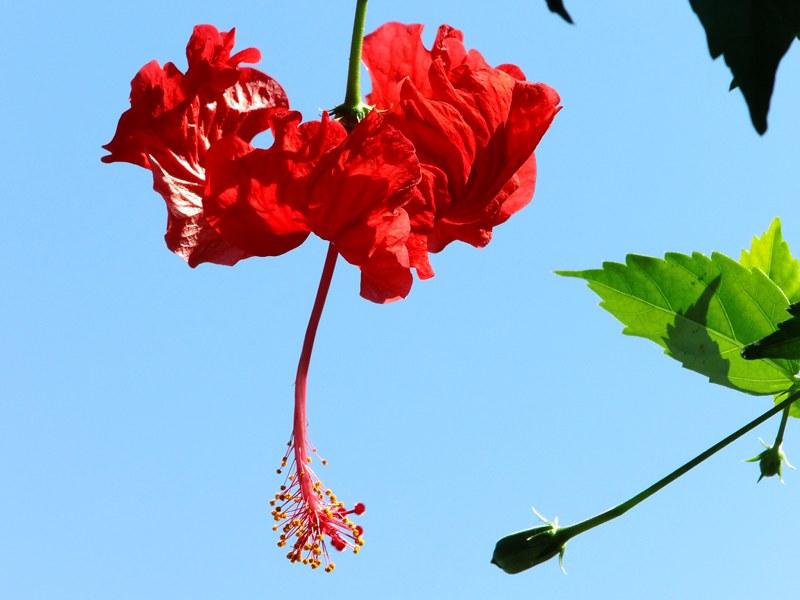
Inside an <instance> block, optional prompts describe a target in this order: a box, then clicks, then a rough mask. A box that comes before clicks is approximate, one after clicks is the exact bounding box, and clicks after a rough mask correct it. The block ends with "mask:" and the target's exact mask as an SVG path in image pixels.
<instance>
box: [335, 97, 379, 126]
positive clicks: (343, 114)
mask: <svg viewBox="0 0 800 600" xmlns="http://www.w3.org/2000/svg"><path fill="white" fill-rule="evenodd" d="M373 108H375V107H374V106H370V105H369V104H366V103H365V102H362V101H361V100H360V99H359V100H357V101H356V102H355V103H353V104H348V103H343V104H340V105H339V106H336V107H335V108H332V109H330V110H329V111H328V112H329V113H330V114H331V116H332V117H333V118H334V119H336V120H337V121H339V122H340V123H341V124H342V125H343V126H344V128H345V129H346V130H347V131H348V132H349V131H352V130H353V128H354V127H355V126H356V125H358V124H359V123H360V122H361V121H362V120H363V119H364V118H365V117H366V116H367V115H368V114H369V113H370V111H371V110H372V109H373Z"/></svg>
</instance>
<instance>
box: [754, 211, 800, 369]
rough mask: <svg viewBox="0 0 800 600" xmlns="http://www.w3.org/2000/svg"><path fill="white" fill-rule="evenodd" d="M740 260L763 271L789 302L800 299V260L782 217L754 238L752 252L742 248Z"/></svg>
mask: <svg viewBox="0 0 800 600" xmlns="http://www.w3.org/2000/svg"><path fill="white" fill-rule="evenodd" d="M739 262H740V263H741V264H742V265H744V266H745V267H748V268H750V269H760V270H761V271H763V272H764V274H765V275H766V276H767V277H769V278H770V279H771V280H772V281H774V282H775V283H776V284H777V285H778V287H779V288H781V290H783V293H784V294H786V297H787V298H788V299H789V302H797V301H799V300H800V262H798V261H797V259H796V258H794V257H793V256H792V253H791V251H790V250H789V244H787V243H786V242H785V241H784V239H783V235H782V234H781V220H780V219H775V220H773V221H772V224H771V225H770V227H769V231H767V232H765V233H764V234H762V236H761V237H760V238H758V237H754V238H753V242H752V244H751V247H750V252H748V251H747V250H742V255H741V257H740V258H739ZM796 358H800V356H797V357H796Z"/></svg>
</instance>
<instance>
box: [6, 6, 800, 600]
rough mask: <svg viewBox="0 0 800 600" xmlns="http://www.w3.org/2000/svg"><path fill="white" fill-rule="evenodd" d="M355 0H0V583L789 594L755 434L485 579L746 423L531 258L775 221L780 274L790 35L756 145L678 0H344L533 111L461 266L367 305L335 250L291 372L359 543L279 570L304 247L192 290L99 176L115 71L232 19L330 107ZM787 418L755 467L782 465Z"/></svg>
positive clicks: (136, 206)
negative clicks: (564, 8) (528, 166)
mask: <svg viewBox="0 0 800 600" xmlns="http://www.w3.org/2000/svg"><path fill="white" fill-rule="evenodd" d="M351 4H353V5H354V3H348V2H330V1H329V2H316V1H315V2H295V3H287V2H280V3H277V2H260V3H253V2H238V1H235V0H231V1H230V2H206V1H203V0H198V1H195V2H170V3H164V2H152V1H149V0H142V1H141V2H136V3H126V4H121V5H114V4H109V3H107V2H106V3H101V2H94V1H89V2H83V3H73V4H70V3H52V2H35V1H33V2H29V3H22V2H18V3H11V4H10V5H9V6H7V7H6V8H5V10H4V14H5V22H6V24H7V26H6V28H5V32H4V35H3V36H2V38H1V39H0V68H1V69H2V73H3V84H2V89H3V101H2V104H3V109H2V111H0V125H1V126H2V131H3V140H4V143H3V144H2V145H0V164H2V167H0V168H1V169H2V176H3V200H2V202H3V219H2V225H1V226H0V227H1V228H2V235H0V251H2V256H3V266H2V267H0V269H2V271H0V272H1V273H2V286H3V291H2V294H0V310H1V311H2V312H1V314H2V317H0V339H1V340H2V350H1V351H0V352H2V357H1V358H0V381H2V385H0V390H2V391H0V597H2V598H8V599H9V600H12V599H13V600H34V599H35V600H55V599H58V600H72V599H76V600H77V599H80V600H87V599H90V600H110V599H114V600H128V599H130V600H142V599H145V598H146V599H148V600H162V599H163V600H182V599H187V600H189V599H191V600H205V599H209V600H210V599H220V598H247V599H255V598H260V599H263V600H272V599H273V598H275V599H277V598H283V597H289V596H290V595H291V597H295V598H311V597H313V596H316V595H320V596H322V595H325V597H327V598H353V597H363V598H376V599H378V600H381V599H387V600H393V599H402V600H407V599H410V598H420V599H427V598H433V599H438V598H445V599H446V598H458V599H464V600H471V599H490V598H558V599H572V598H575V599H580V600H585V599H587V598H592V599H606V598H607V599H619V598H649V599H672V598H689V599H694V598H698V599H699V598H704V599H705V598H726V599H739V598H742V599H744V598H752V597H755V596H759V597H772V596H775V597H777V596H779V595H781V594H783V595H784V596H785V595H786V594H785V593H786V592H787V590H792V589H795V588H796V585H795V584H794V583H793V582H792V581H791V578H792V574H793V573H794V572H796V570H797V564H798V562H800V549H799V548H798V545H797V541H796V540H797V538H798V534H800V513H798V511H797V506H798V501H800V475H798V474H797V473H795V472H789V473H788V474H785V475H786V479H787V484H786V485H785V486H781V485H780V484H779V483H777V482H776V481H774V480H768V481H764V482H762V483H760V484H759V485H756V484H755V481H756V478H757V475H758V469H757V466H755V465H752V464H743V463H742V462H741V460H742V459H744V458H748V457H750V456H753V455H755V454H757V453H758V452H759V450H760V446H759V444H758V437H759V435H760V436H761V437H763V438H765V439H768V440H769V439H772V437H774V434H775V430H776V429H777V420H776V421H774V422H771V423H770V424H768V425H766V426H764V427H761V428H759V429H758V430H757V431H756V432H754V433H753V434H751V435H748V436H746V437H745V438H743V439H742V440H740V441H739V442H737V443H735V444H734V445H733V446H731V447H729V448H728V449H726V450H725V451H723V452H721V453H720V454H719V455H717V456H715V457H714V458H713V459H711V460H710V461H709V462H708V463H706V464H704V465H703V466H701V467H700V468H699V469H697V470H696V471H694V472H692V473H691V474H689V475H688V476H686V477H684V478H682V479H681V480H679V481H678V482H677V483H674V484H672V485H671V486H670V487H668V488H667V489H666V490H664V491H662V492H661V493H659V494H658V495H657V496H655V497H654V498H653V499H651V500H650V501H648V502H647V503H646V504H644V505H642V506H640V507H638V508H637V509H635V510H634V511H633V512H631V513H629V514H627V515H625V516H624V517H623V518H621V519H619V520H618V521H616V522H614V523H612V524H608V525H606V526H604V527H601V528H600V529H598V530H595V531H592V532H590V533H587V534H585V535H584V536H582V537H579V538H577V539H576V540H574V541H572V542H571V543H570V545H569V548H568V552H567V556H566V563H565V564H566V568H567V571H568V573H569V575H568V576H564V575H562V573H561V572H560V571H559V569H558V566H557V563H556V562H552V563H548V564H545V565H542V566H540V567H537V568H536V569H534V570H532V571H529V572H526V573H524V574H521V575H517V576H514V577H511V576H508V575H505V574H504V573H502V572H501V571H500V570H498V569H497V568H495V567H494V566H492V565H490V564H489V559H490V557H491V552H492V549H493V546H494V543H495V541H496V540H497V539H498V538H499V537H500V536H502V535H505V534H507V533H510V532H512V531H515V530H517V529H521V528H524V527H528V526H533V524H534V518H533V514H532V512H531V510H530V507H531V505H534V506H536V508H537V509H538V510H539V511H540V512H542V513H543V514H545V515H546V516H548V517H550V518H552V517H554V516H556V515H558V516H559V517H560V520H561V522H562V523H573V522H576V521H579V520H582V519H584V518H586V517H589V516H591V515H593V514H595V513H596V512H599V511H601V510H604V509H606V508H608V507H610V506H612V505H613V504H616V503H617V502H619V501H622V500H624V499H626V498H627V497H629V496H631V495H633V494H634V493H636V492H638V491H639V490H641V489H642V488H644V487H646V486H647V485H649V484H650V483H652V482H653V481H655V480H656V479H658V478H659V477H661V476H662V475H663V474H665V473H667V472H669V471H670V470H672V469H673V468H674V467H676V466H678V465H679V464H681V463H682V462H684V461H685V460H687V459H689V458H691V457H692V456H694V455H695V454H697V453H698V452H700V451H701V450H703V449H705V448H706V447H707V446H709V445H711V444H712V443H714V442H715V441H717V440H718V439H720V438H722V437H724V436H725V435H726V434H728V433H729V432H730V431H732V430H734V429H735V428H737V427H738V426H739V425H741V424H743V423H744V422H746V421H748V420H750V419H751V418H753V417H755V416H756V415H757V414H760V413H761V412H763V411H764V410H766V408H768V406H769V405H770V400H769V399H768V398H756V397H747V396H744V395H740V394H738V393H736V392H734V391H732V390H728V389H723V388H718V387H714V386H711V385H709V384H708V383H706V382H705V380H704V378H703V377H702V376H700V375H697V374H696V373H693V372H689V371H686V370H683V369H682V368H681V367H680V365H679V364H678V363H676V362H674V361H672V360H670V359H668V358H666V357H664V356H662V355H661V352H660V350H659V349H658V348H657V347H656V346H655V345H654V344H651V343H649V342H647V341H644V340H640V339H633V338H625V337H623V336H621V335H620V331H621V328H622V326H621V325H620V324H619V323H618V322H616V321H615V320H614V319H613V318H612V317H611V316H610V315H608V314H606V313H605V312H603V311H602V310H601V309H599V308H598V307H597V306H596V304H597V298H596V297H595V296H594V295H593V294H592V293H591V292H590V291H589V290H588V289H586V288H585V286H584V285H582V284H581V282H579V281H576V280H568V279H563V278H559V277H557V276H555V275H553V274H552V271H554V270H556V269H582V268H590V267H597V266H599V265H600V264H601V262H602V261H604V260H622V259H623V258H624V256H625V254H626V253H627V252H636V253H641V254H651V255H662V254H663V253H664V252H666V251H680V252H691V251H693V250H698V251H702V252H704V253H710V252H711V251H712V250H718V251H721V252H724V253H726V254H729V255H733V256H736V257H738V253H739V251H740V249H741V248H742V247H744V246H746V245H748V244H749V241H750V239H751V237H752V236H753V235H755V234H760V233H761V232H762V231H764V230H765V229H766V228H767V227H768V225H769V223H770V221H771V219H772V218H773V217H775V216H780V217H782V218H783V223H784V234H785V237H786V238H787V239H788V241H789V243H790V244H792V245H793V246H794V248H795V251H796V253H798V254H800V210H798V199H799V198H800V181H798V177H797V157H798V150H800V148H798V146H799V145H800V141H798V140H800V118H799V117H800V108H798V107H800V78H798V77H797V76H796V75H797V73H798V69H800V49H798V48H797V47H794V48H792V49H791V50H790V52H789V55H788V56H787V58H786V59H785V60H784V63H783V64H782V66H781V69H780V71H779V73H778V82H777V90H776V93H775V96H774V98H773V107H772V111H771V113H770V130H769V131H768V132H767V134H766V136H764V137H763V138H759V137H758V136H757V135H756V133H755V132H754V130H753V128H752V127H751V125H750V122H749V118H748V116H747V113H746V108H745V105H744V102H743V100H742V98H741V95H740V94H739V93H738V92H732V93H728V92H727V86H728V84H729V82H730V74H729V72H728V70H727V69H726V67H725V66H724V64H723V63H722V62H721V61H716V62H712V61H711V59H710V57H709V56H708V51H707V47H706V42H705V37H704V34H703V31H702V29H701V27H700V24H699V22H698V21H697V19H696V17H695V16H694V14H693V13H692V11H691V9H690V7H689V4H688V2H651V3H647V4H648V6H647V7H646V8H642V7H636V8H635V9H631V8H630V7H631V3H630V2H621V1H613V2H602V3H595V2H581V1H579V0H573V2H571V3H570V4H569V6H568V7H569V9H570V10H571V12H572V14H573V17H574V18H575V20H576V22H577V26H575V27H570V26H568V25H566V24H565V23H563V22H562V21H561V20H560V19H559V18H558V17H556V16H554V15H551V14H550V13H549V12H548V11H547V9H546V7H545V3H544V0H526V1H524V2H522V1H518V0H494V1H493V2H488V3H477V2H476V3H465V2H458V1H455V0H440V1H437V2H431V1H429V0H428V1H424V2H423V1H419V0H407V1H405V2H386V1H381V0H374V1H373V2H372V3H371V4H372V5H371V6H370V9H369V15H368V29H369V30H373V29H375V28H376V27H377V26H378V25H380V24H382V23H384V22H386V21H391V20H397V21H404V22H421V23H425V24H426V25H427V27H428V30H427V34H428V39H429V40H430V39H431V37H432V35H433V32H434V31H435V28H436V26H437V25H439V24H440V23H449V24H451V25H453V26H456V27H458V28H460V29H462V30H463V31H464V32H465V35H466V43H467V46H469V47H473V48H477V49H479V50H480V51H481V52H482V53H483V54H484V55H485V56H486V57H487V59H488V60H489V62H491V63H493V64H499V63H504V62H512V63H516V64H518V65H519V66H520V67H522V69H523V70H524V71H525V73H526V74H527V75H528V78H529V79H530V80H533V81H544V82H546V83H548V84H550V85H552V86H553V87H554V88H556V89H557V90H558V91H559V92H560V93H561V96H562V101H563V105H564V109H563V111H562V112H561V113H560V114H559V115H558V116H557V118H556V120H555V122H554V124H553V127H552V128H551V130H550V131H549V132H548V134H547V135H546V136H545V138H544V140H543V141H542V143H541V144H540V146H539V150H538V151H537V156H538V161H539V163H538V164H539V180H538V187H537V191H536V196H535V198H534V201H533V203H532V205H531V206H529V207H528V208H526V209H525V210H524V211H523V212H521V213H520V214H517V215H516V216H514V217H513V218H512V219H511V220H510V221H509V222H508V223H507V224H505V225H503V226H501V227H500V228H498V229H497V231H496V235H495V239H494V240H493V241H492V243H491V244H490V245H489V246H488V247H487V248H486V249H484V250H480V251H479V250H475V249H473V248H470V247H466V246H463V247H456V246H451V247H449V248H448V249H447V250H446V251H445V252H444V253H442V254H441V255H438V256H435V257H434V265H433V266H434V268H435V269H436V272H437V276H436V277H435V278H434V279H432V280H430V281H427V282H422V283H419V282H418V283H417V284H416V285H415V286H414V289H413V291H412V293H411V295H410V297H409V298H408V299H407V300H405V301H403V302H399V303H396V304H393V305H390V306H377V305H373V304H370V303H369V302H367V301H365V300H362V299H361V298H359V296H358V273H357V270H356V269H355V268H353V267H351V266H350V265H347V264H346V263H344V262H340V264H339V267H338V271H337V274H336V276H335V279H334V282H333V287H332V290H331V295H330V299H329V303H328V305H327V307H326V309H325V315H324V316H323V321H322V325H321V327H320V331H319V336H318V342H317V346H316V349H315V353H314V360H313V362H312V366H311V379H310V388H309V394H310V400H309V403H310V404H309V419H310V430H311V435H312V438H313V440H314V442H315V443H316V445H317V447H318V448H319V450H320V452H321V453H322V454H323V455H324V456H325V457H326V458H327V459H328V460H329V462H330V464H331V466H330V467H329V468H328V469H327V470H326V471H325V473H324V481H325V483H326V484H327V485H329V486H330V487H331V488H333V489H334V490H335V491H336V492H337V494H338V495H339V496H340V497H341V498H343V499H345V500H346V501H348V502H355V501H362V502H364V503H365V504H366V505H367V514H366V515H364V517H363V518H362V519H361V523H362V524H363V525H364V527H365V530H366V531H365V538H366V541H367V544H366V546H365V548H364V551H363V552H362V553H361V554H360V555H359V556H353V555H345V556H342V557H340V558H339V559H338V560H337V564H338V568H337V570H336V572H335V573H334V574H333V575H326V574H324V573H312V572H310V571H308V570H307V569H305V568H299V567H297V566H293V565H290V564H289V563H288V561H286V560H285V559H284V558H283V552H281V550H280V549H278V548H277V547H276V546H275V541H276V540H275V535H274V534H273V532H272V531H271V525H272V523H271V521H270V519H269V509H268V507H267V501H268V499H269V498H270V497H271V495H272V494H273V493H274V491H275V490H276V488H277V486H278V485H279V484H280V481H279V479H278V477H277V476H276V475H275V473H274V469H275V467H276V465H277V463H278V462H279V460H280V457H281V456H282V453H283V450H284V448H285V443H286V441H287V439H288V437H289V434H290V427H291V409H292V382H293V377H294V369H295V366H296V360H297V356H298V353H299V350H300V344H301V341H302V336H303V332H304V328H305V324H306V320H307V318H308V313H309V310H310V307H311V303H312V301H313V294H314V291H315V289H316V284H317V280H318V277H319V272H320V269H321V267H322V262H323V259H324V254H325V245H324V244H323V243H322V242H320V241H319V240H312V241H310V242H308V243H306V244H305V245H304V246H302V247H301V248H300V249H298V250H295V251H293V252H292V253H290V254H288V255H285V256H282V257H279V258H276V259H250V260H248V261H245V262H243V263H241V264H239V265H237V266H236V267H234V268H225V267H218V266H210V265H203V266H201V267H200V268H198V269H195V270H191V269H189V268H188V267H186V266H185V264H184V263H183V262H182V260H181V259H180V258H178V257H177V256H175V255H173V254H171V253H170V252H169V251H168V250H167V249H166V247H165V246H164V243H163V240H162V236H163V233H164V224H165V220H166V215H165V209H164V206H163V202H162V200H161V198H160V197H159V196H158V195H157V194H156V193H155V192H153V191H152V189H151V185H152V183H151V179H150V175H149V173H147V172H145V171H144V170H142V169H139V168H136V167H133V166H131V165H125V164H117V165H110V166H109V165H103V164H101V163H100V156H101V155H102V151H101V149H100V146H101V144H104V143H106V142H108V141H109V140H110V139H111V136H112V135H113V133H114V129H115V126H116V122H117V119H118V117H119V115H120V113H121V112H122V111H124V110H125V109H126V108H127V106H128V103H127V97H128V93H129V89H130V88H129V82H130V80H131V78H132V77H133V75H134V74H135V73H136V71H137V70H138V69H139V68H140V67H141V66H142V65H144V64H145V63H146V62H148V61H150V60H152V59H158V60H159V61H160V62H162V64H163V63H164V62H167V61H170V60H172V61H175V62H176V63H177V64H178V65H179V66H180V67H181V68H183V67H184V66H185V63H184V47H185V45H186V42H187V40H188V38H189V35H190V33H191V30H192V26H193V25H195V24H198V23H211V24H214V25H216V26H218V27H219V28H220V29H229V28H230V27H234V26H235V27H236V28H237V32H238V33H237V36H238V43H237V48H240V49H241V48H245V47H248V46H256V47H258V48H260V49H261V50H262V52H263V55H264V59H263V61H262V63H261V64H260V68H261V69H263V70H265V71H266V72H268V73H270V74H271V75H272V76H274V77H275V78H276V79H278V81H280V82H281V83H282V84H283V86H284V87H285V88H286V90H287V92H288V94H289V97H290V99H291V101H292V104H293V106H294V107H295V108H297V109H299V110H301V111H302V112H303V113H304V114H305V115H306V117H307V118H313V117H314V116H315V115H316V114H318V111H319V110H320V109H324V108H330V107H332V106H334V105H336V104H338V103H339V102H340V101H341V100H342V98H343V94H344V82H345V73H346V63H347V54H348V44H349V37H350V27H351V22H352V11H353V6H351ZM798 433H800V430H799V429H798V427H797V423H796V422H792V423H790V424H789V428H788V431H787V438H786V442H785V445H784V447H785V449H786V451H787V453H788V455H789V457H790V459H791V458H794V459H795V462H800V438H798Z"/></svg>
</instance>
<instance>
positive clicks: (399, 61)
mask: <svg viewBox="0 0 800 600" xmlns="http://www.w3.org/2000/svg"><path fill="white" fill-rule="evenodd" d="M422 29H423V26H422V25H403V24H401V23H388V24H386V25H384V26H382V27H381V28H380V29H378V30H377V31H375V32H374V33H372V34H370V35H368V36H366V37H365V38H364V62H365V63H366V65H367V67H368V69H369V73H370V77H371V79H372V86H373V87H372V93H371V94H370V95H369V96H367V102H368V103H369V104H371V105H374V106H375V108H376V109H377V110H379V111H381V112H382V113H383V116H384V118H385V119H386V121H387V122H388V123H389V124H391V125H392V126H394V127H395V128H396V129H397V130H399V131H400V132H402V134H403V135H404V136H406V137H407V138H408V139H409V140H410V141H411V142H412V143H413V144H414V148H415V150H416V154H417V157H418V158H419V161H420V164H421V167H422V176H423V181H422V183H421V184H420V186H419V187H418V197H417V199H416V200H415V202H414V203H412V204H413V205H414V206H417V207H419V210H418V211H416V213H415V212H413V211H410V212H411V223H412V236H411V240H412V241H411V245H412V253H413V254H414V255H415V256H417V257H419V256H420V255H421V254H422V253H423V252H424V251H430V252H438V251H440V250H442V249H443V248H444V247H445V246H447V244H449V243H450V242H452V241H454V240H461V241H464V242H467V243H469V244H472V245H473V246H478V247H482V246H485V245H486V244H488V243H489V241H490V240H491V236H492V228H493V227H494V226H495V225H499V224H500V223H503V222H504V221H506V220H507V219H508V218H509V217H510V216H511V215H512V214H513V213H515V212H516V211H518V210H519V209H521V208H522V207H523V206H525V205H526V204H528V202H530V200H531V197H532V196H533V189H534V185H535V182H536V162H535V158H534V155H533V151H534V149H535V148H536V146H537V144H538V143H539V140H540V139H541V138H542V136H543V135H544V133H545V131H547V128H548V127H549V126H550V123H551V122H552V120H553V117H555V115H556V113H557V112H558V111H559V109H560V107H559V106H558V104H559V101H560V100H559V96H558V94H557V93H556V92H555V90H553V89H552V88H550V87H548V86H546V85H544V84H541V83H530V82H528V81H526V80H525V75H524V74H523V73H522V71H521V70H520V69H519V68H518V67H516V66H514V65H501V66H499V67H497V68H492V67H490V66H489V65H488V64H487V63H486V61H485V60H484V59H483V57H482V56H481V55H480V54H479V53H478V52H477V51H475V50H470V51H467V50H465V48H464V45H463V43H462V41H463V35H462V33H461V32H460V31H458V30H457V29H453V28H452V27H449V26H447V25H442V26H441V27H439V31H438V33H437V36H436V41H435V42H434V44H433V48H432V49H431V50H427V49H426V48H425V47H424V46H423V43H422V39H421V37H420V36H421V34H422ZM418 260H419V259H418ZM418 272H419V274H420V276H421V277H423V278H424V277H429V276H431V275H433V273H432V271H429V270H428V271H426V270H425V269H421V270H420V269H418Z"/></svg>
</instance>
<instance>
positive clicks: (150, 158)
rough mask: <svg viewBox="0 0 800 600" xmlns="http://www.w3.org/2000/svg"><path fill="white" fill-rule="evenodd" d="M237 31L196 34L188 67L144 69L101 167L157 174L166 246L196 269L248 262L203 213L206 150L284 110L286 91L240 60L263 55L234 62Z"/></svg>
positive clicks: (253, 130) (256, 129)
mask: <svg viewBox="0 0 800 600" xmlns="http://www.w3.org/2000/svg"><path fill="white" fill-rule="evenodd" d="M233 44H234V32H233V30H231V31H230V32H223V33H220V32H219V31H218V30H217V29H216V28H215V27H213V26H210V25H200V26H198V27H196V28H195V30H194V32H193V34H192V37H191V39H190V41H189V44H188V45H187V49H186V53H187V57H188V61H189V69H188V71H187V73H186V74H185V75H184V74H183V73H181V72H180V71H179V70H178V69H177V68H176V67H175V66H174V65H173V64H171V63H167V64H166V65H165V66H164V67H163V69H162V68H161V67H160V66H159V65H158V63H157V62H155V61H154V62H151V63H149V64H148V65H145V67H143V68H142V69H141V70H140V71H139V73H138V74H137V75H136V77H135V78H134V80H133V82H132V83H131V107H130V109H128V110H127V111H126V112H125V113H124V114H123V115H122V117H121V118H120V121H119V124H118V126H117V131H116V133H115V135H114V138H113V139H112V140H111V142H109V144H107V145H106V146H104V148H105V149H106V150H108V151H109V152H110V154H109V155H108V156H104V157H103V158H102V160H103V162H117V161H125V162H130V163H133V164H136V165H139V166H142V167H144V168H148V169H151V170H152V171H153V180H154V187H155V189H156V190H157V191H158V192H159V193H160V194H161V195H162V196H163V198H164V200H165V201H166V203H167V209H168V215H169V216H168V221H167V236H166V239H167V245H168V247H169V248H170V249H171V250H173V251H174V252H176V253H177V254H179V255H181V256H182V257H183V258H185V259H186V260H187V262H189V264H190V265H191V266H196V265H197V264H199V263H201V262H215V263H218V264H224V265H231V264H234V263H235V262H236V261H237V260H240V259H241V258H245V257H246V256H248V254H247V253H246V252H244V251H243V250H241V249H238V250H237V249H236V248H235V247H234V246H231V244H230V242H226V241H225V240H223V239H222V238H221V237H220V235H219V234H218V232H217V231H215V230H214V229H212V228H211V227H210V226H209V224H208V222H207V221H206V218H205V216H204V215H203V213H202V193H203V190H204V187H205V178H206V173H205V160H206V152H207V150H208V148H209V146H211V145H212V144H213V143H214V142H216V141H217V140H219V139H220V138H222V137H223V136H226V135H238V136H239V137H240V138H242V139H243V140H244V141H245V142H248V141H250V140H251V139H252V138H253V137H254V136H255V135H256V134H258V133H260V132H261V131H264V130H266V129H267V128H268V127H269V124H270V120H271V119H272V117H273V115H274V114H275V112H276V111H279V110H280V111H285V109H286V108H287V107H288V100H287V99H286V94H285V93H284V91H283V89H282V88H281V87H280V85H278V83H277V82H276V81H275V80H274V79H272V78H271V77H269V76H268V75H266V74H264V73H262V72H260V71H257V70H256V69H250V68H238V67H237V65H238V64H239V62H242V61H244V60H251V59H254V58H257V57H258V56H259V53H258V51H251V50H246V51H243V52H242V53H239V54H238V55H236V56H235V57H233V58H231V57H230V51H231V49H232V48H233Z"/></svg>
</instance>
